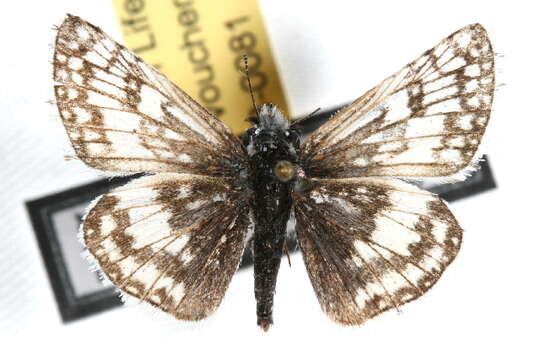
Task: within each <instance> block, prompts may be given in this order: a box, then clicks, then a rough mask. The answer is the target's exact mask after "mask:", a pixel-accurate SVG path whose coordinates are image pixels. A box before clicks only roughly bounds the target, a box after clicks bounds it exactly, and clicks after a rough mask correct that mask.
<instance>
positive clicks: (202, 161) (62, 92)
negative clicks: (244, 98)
mask: <svg viewBox="0 0 540 360" xmlns="http://www.w3.org/2000/svg"><path fill="white" fill-rule="evenodd" d="M80 34H84V36H81V35H80ZM53 64H54V80H55V81H56V82H58V83H60V85H57V86H55V95H56V101H57V104H58V110H59V112H60V116H61V118H62V121H63V123H64V126H65V128H66V131H67V133H68V135H69V138H70V140H71V143H72V145H73V147H74V149H75V152H76V153H77V156H78V157H79V158H80V159H81V160H82V161H84V162H85V163H86V164H87V165H89V166H92V167H94V168H97V169H100V170H106V171H120V172H168V171H170V172H181V173H193V174H201V175H215V174H223V173H227V172H228V171H230V169H228V165H226V164H229V163H230V162H231V161H234V162H236V163H243V162H244V158H245V154H244V151H243V149H242V146H241V144H240V142H239V140H238V139H237V138H236V137H235V136H234V135H233V134H232V133H231V131H230V130H229V129H228V128H227V127H226V126H225V125H224V124H223V123H221V122H220V121H219V120H217V119H216V118H215V117H214V116H213V115H211V114H209V113H208V112H207V111H206V110H205V109H204V108H203V107H201V106H200V105H198V104H197V103H196V102H195V101H194V100H193V99H191V98H190V97H189V96H188V95H187V94H185V93H184V92H183V91H181V90H180V89H179V88H178V87H177V86H176V85H174V84H172V83H171V82H170V81H169V80H168V79H167V78H166V77H165V76H164V75H163V74H161V73H160V72H159V71H158V70H156V69H154V68H153V67H152V66H151V65H149V64H146V63H145V62H144V61H142V60H141V59H140V58H139V57H138V56H136V55H135V54H133V53H132V52H131V51H129V50H128V49H126V48H125V47H124V46H122V45H120V44H118V43H116V42H115V41H114V40H112V39H111V38H110V37H108V36H107V35H106V34H105V33H103V32H102V31H101V30H100V29H99V28H98V27H95V26H93V25H91V24H89V23H87V22H86V21H84V20H82V19H80V18H78V17H76V16H68V17H67V18H66V20H65V21H64V23H63V24H62V25H61V26H60V28H59V30H58V35H57V38H56V44H55V53H54V59H53Z"/></svg>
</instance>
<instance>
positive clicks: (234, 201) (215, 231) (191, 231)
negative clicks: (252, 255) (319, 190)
mask: <svg viewBox="0 0 540 360" xmlns="http://www.w3.org/2000/svg"><path fill="white" fill-rule="evenodd" d="M250 222H251V220H250V214H249V210H248V207H247V206H246V204H245V202H244V200H242V198H241V197H240V195H239V194H237V193H235V192H234V191H233V190H232V189H231V186H230V185H229V184H227V183H226V182H224V180H222V179H221V180H220V179H216V178H210V177H203V176H195V175H176V174H159V175H151V176H147V177H143V178H141V179H138V180H134V181H132V182H131V183H129V184H128V185H125V186H122V187H120V188H118V189H116V190H114V191H112V192H110V193H109V194H106V195H103V196H102V197H101V198H100V199H99V200H98V201H97V203H96V204H95V205H94V206H93V207H92V208H91V209H90V211H89V213H88V216H87V217H86V219H85V222H84V225H83V237H84V242H85V244H86V247H87V248H88V250H89V251H90V253H91V254H92V255H93V256H94V257H95V259H96V260H97V262H98V264H99V265H100V267H101V269H102V271H103V272H104V273H105V274H106V275H107V277H108V278H109V279H110V280H111V281H112V282H113V283H114V284H115V285H116V286H117V287H119V288H120V289H121V290H123V291H125V292H126V293H128V294H130V295H132V296H135V297H138V298H140V299H142V300H144V301H146V302H149V303H150V304H153V305H155V306H157V307H159V308H161V309H162V310H164V311H166V312H168V313H170V314H172V315H174V316H175V317H177V318H179V319H184V320H199V319H202V318H204V317H206V316H208V315H209V314H211V313H212V312H213V311H214V310H215V309H216V308H217V306H218V305H219V303H220V302H221V299H222V298H223V295H224V294H225V290H226V289H227V287H228V285H229V282H230V280H231V278H232V276H233V274H234V272H235V271H236V269H237V267H238V264H239V262H240V258H241V255H242V253H243V251H244V247H245V245H246V241H247V236H248V229H249V227H250Z"/></svg>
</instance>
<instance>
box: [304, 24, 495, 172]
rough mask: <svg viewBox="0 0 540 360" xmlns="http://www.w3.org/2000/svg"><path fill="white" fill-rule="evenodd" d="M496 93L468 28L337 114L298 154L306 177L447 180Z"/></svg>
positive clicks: (489, 56) (484, 53)
mask: <svg viewBox="0 0 540 360" xmlns="http://www.w3.org/2000/svg"><path fill="white" fill-rule="evenodd" d="M494 86H495V76H494V60H493V50H492V48H491V44H490V42H489V39H488V36H487V33H486V31H485V30H484V28H483V27H482V26H481V25H479V24H475V25H470V26H467V27H464V28H463V29H461V30H459V31H457V32H455V33H454V34H452V35H450V36H449V37H447V38H446V39H444V40H443V41H441V42H440V43H439V44H438V45H437V46H435V47H434V48H433V49H430V50H428V51H426V52H425V53H424V54H422V56H420V57H419V58H418V59H417V60H415V61H413V62H412V63H410V64H408V65H407V66H405V67H404V68H403V69H402V70H401V71H399V72H397V73H396V74H394V75H392V76H390V77H389V78H387V79H386V80H384V81H383V82H382V83H381V84H379V85H378V86H377V87H375V88H373V89H371V90H370V91H368V92H367V93H366V94H365V95H364V96H362V97H361V98H359V99H358V100H356V101H355V102H353V103H352V104H351V105H349V106H347V107H346V108H344V109H343V110H341V111H340V112H339V113H338V114H337V115H335V116H334V117H333V118H332V119H330V120H329V121H328V122H327V123H326V124H325V125H323V126H322V127H320V128H319V129H318V130H317V131H316V132H315V133H313V134H312V135H311V137H310V138H308V139H307V141H306V142H305V143H304V144H303V145H302V147H301V159H303V162H304V164H305V169H306V172H307V173H308V174H309V176H312V177H327V176H328V177H334V178H336V177H338V178H339V177H341V178H344V177H356V176H381V175H382V176H385V175H391V176H400V177H446V176H450V175H453V174H455V173H457V172H459V171H460V170H462V169H464V168H466V167H467V166H469V165H470V164H471V163H472V162H473V160H474V159H475V155H476V152H477V149H478V145H479V143H480V140H481V138H482V135H483V134H484V130H485V128H486V125H487V123H488V120H489V116H490V111H491V103H492V99H493V91H494Z"/></svg>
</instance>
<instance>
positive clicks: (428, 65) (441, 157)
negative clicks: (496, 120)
mask: <svg viewBox="0 0 540 360" xmlns="http://www.w3.org/2000/svg"><path fill="white" fill-rule="evenodd" d="M493 90H494V73H493V51H492V48H491V45H490V42H489V40H488V38H487V34H486V32H485V30H484V29H483V28H482V27H481V26H480V25H478V24H476V25H470V26H467V27H465V28H463V29H461V30H459V31H457V32H456V33H454V34H452V35H450V36H449V37H447V38H446V39H444V40H443V41H442V42H440V43H439V44H438V45H437V46H435V47H434V48H433V49H430V50H428V51H426V52H425V53H424V54H422V56H420V57H419V58H418V59H417V60H415V61H413V62H412V63H410V64H408V65H407V66H405V67H404V68H403V69H402V70H401V71H399V72H397V73H396V74H394V75H393V76H391V77H389V78H387V79H386V80H384V81H383V82H382V83H381V84H379V85H378V86H376V87H375V88H373V89H371V90H370V91H368V92H367V93H366V94H365V95H364V96H362V97H361V98H359V99H358V100H356V101H355V102H353V103H352V104H351V105H349V106H347V107H346V108H344V109H343V110H341V111H340V112H339V113H338V114H337V115H336V116H334V117H333V118H332V119H330V120H329V121H328V122H327V123H326V124H324V125H323V126H322V127H320V128H319V129H318V130H317V131H315V132H314V133H313V134H312V135H311V136H310V137H309V138H308V139H307V140H306V142H304V143H303V144H302V145H301V149H300V159H301V163H302V166H303V169H304V171H305V174H306V177H307V183H308V184H310V186H308V187H307V190H305V191H304V193H303V194H301V196H296V197H295V205H294V206H295V207H294V211H295V217H296V221H297V226H296V229H297V235H298V241H299V244H300V248H301V250H302V253H303V256H304V262H305V264H306V267H307V270H308V272H309V276H310V279H311V282H312V284H313V287H314V289H315V292H316V294H317V296H318V299H319V302H320V304H321V306H322V308H323V310H324V311H325V312H326V313H327V314H328V315H329V316H330V317H331V318H332V319H333V320H335V321H337V322H339V323H343V324H349V325H350V324H360V323H363V322H364V321H366V320H368V319H370V318H372V317H373V316H375V315H377V314H379V313H381V312H383V311H385V310H387V309H389V308H398V307H399V306H400V305H402V304H404V303H406V302H409V301H411V300H414V299H416V298H418V297H419V296H421V295H422V294H424V293H425V292H426V291H427V290H428V289H429V288H430V287H431V286H432V285H433V284H434V283H435V282H436V281H437V280H438V279H439V277H440V276H441V274H442V272H443V271H444V270H445V268H446V267H447V266H448V264H450V262H452V260H453V259H454V258H455V256H456V254H457V252H458V250H459V247H460V244H461V239H462V230H461V229H460V227H459V225H458V223H457V221H456V220H455V218H454V217H453V215H452V214H451V212H450V210H449V209H448V207H447V206H446V205H445V203H444V202H443V201H442V200H440V199H439V198H438V197H437V196H436V195H433V194H431V193H429V192H426V191H423V190H421V189H419V188H417V187H416V186H414V185H411V184H408V183H406V182H404V181H401V180H397V179H392V178H390V177H389V176H398V177H410V178H423V177H439V178H444V177H449V176H453V175H454V176H455V175H456V173H458V172H460V171H461V170H463V169H465V168H467V167H468V166H469V165H471V164H472V163H473V162H474V159H475V157H476V156H477V150H478V145H479V143H480V140H481V138H482V135H483V133H484V131H485V128H486V125H487V122H488V119H489V115H490V110H491V102H492V98H493Z"/></svg>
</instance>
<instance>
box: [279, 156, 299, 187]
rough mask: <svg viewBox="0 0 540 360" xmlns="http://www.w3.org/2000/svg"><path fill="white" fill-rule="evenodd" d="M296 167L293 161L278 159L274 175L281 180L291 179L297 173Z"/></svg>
mask: <svg viewBox="0 0 540 360" xmlns="http://www.w3.org/2000/svg"><path fill="white" fill-rule="evenodd" d="M295 170H296V169H295V167H294V165H293V163H291V162H290V161H287V160H281V161H278V162H277V164H276V166H274V175H275V176H276V177H277V178H278V179H279V180H280V181H284V182H287V181H290V180H292V178H293V177H294V174H295V172H296V171H295Z"/></svg>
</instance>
